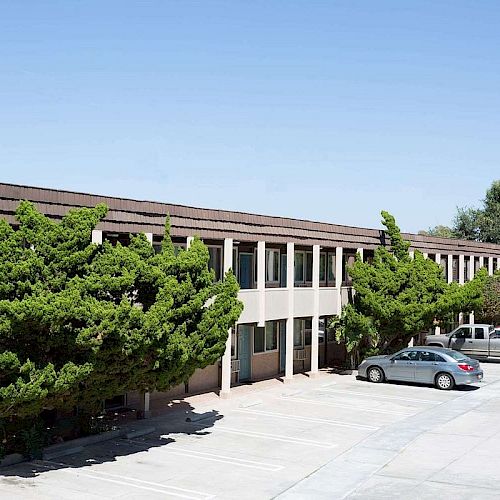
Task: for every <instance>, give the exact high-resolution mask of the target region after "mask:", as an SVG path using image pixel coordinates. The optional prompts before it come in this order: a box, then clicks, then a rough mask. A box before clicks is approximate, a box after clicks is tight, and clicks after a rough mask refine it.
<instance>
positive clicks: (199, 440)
mask: <svg viewBox="0 0 500 500" xmlns="http://www.w3.org/2000/svg"><path fill="white" fill-rule="evenodd" d="M482 365H483V369H484V372H485V379H484V382H483V383H481V384H480V385H477V386H476V387H474V386H470V387H466V388H462V389H460V390H454V391H450V392H443V391H438V390H436V389H434V388H432V387H426V386H416V385H404V384H394V383H391V384H378V385H375V384H370V383H368V382H366V381H360V380H356V377H355V373H354V374H346V375H340V374H331V373H327V372H322V373H321V374H320V375H319V376H318V377H316V378H308V377H306V376H303V375H300V376H296V379H295V380H294V381H293V382H292V383H290V384H283V383H282V382H280V381H278V380H273V381H267V382H265V383H260V384H254V385H253V386H252V387H248V386H242V387H238V388H235V389H234V390H233V395H232V397H231V398H230V399H229V400H221V399H219V398H218V397H216V396H215V395H203V396H195V397H191V398H186V399H184V400H181V401H178V402H175V403H173V404H172V407H171V408H170V409H169V410H168V412H167V413H166V414H165V415H163V416H160V417H156V418H153V419H151V420H148V421H143V422H141V423H140V424H138V427H137V429H139V431H140V430H141V429H142V430H143V431H144V432H145V431H151V432H149V433H148V434H146V435H142V436H140V437H139V436H137V437H131V438H130V439H125V438H123V439H122V438H119V439H115V440H111V441H106V442H103V443H99V444H95V445H91V446H87V447H85V448H84V449H83V451H80V452H79V453H75V454H72V455H67V456H63V457H59V458H54V459H52V460H41V461H34V462H30V463H23V464H19V465H16V466H12V467H9V468H5V469H2V470H0V497H1V498H36V499H43V498H47V499H51V500H54V499H62V498H64V499H68V498H71V499H75V500H76V499H83V498H85V499H93V498H96V499H97V498H100V499H102V498H120V499H127V498H130V499H136V498H147V499H156V498H158V499H159V498H173V499H174V498H188V499H209V498H227V499H230V498H231V499H233V498H249V499H250V498H252V499H256V498H262V499H265V498H280V499H304V498H374V499H375V498H377V499H378V498H380V499H382V498H384V499H386V498H405V499H409V498H419V499H420V498H431V497H432V498H467V499H469V500H470V499H471V498H481V499H484V498H499V495H500V494H499V493H498V492H499V491H500V467H499V464H500V426H499V425H498V422H499V420H500V365H497V364H493V363H483V364H482ZM478 387H479V389H478ZM153 427H154V430H153Z"/></svg>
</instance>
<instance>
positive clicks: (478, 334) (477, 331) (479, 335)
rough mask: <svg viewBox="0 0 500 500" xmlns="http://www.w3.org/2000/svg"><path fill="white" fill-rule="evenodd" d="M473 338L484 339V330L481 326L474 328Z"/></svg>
mask: <svg viewBox="0 0 500 500" xmlns="http://www.w3.org/2000/svg"><path fill="white" fill-rule="evenodd" d="M474 338H475V339H484V330H483V329H482V328H474Z"/></svg>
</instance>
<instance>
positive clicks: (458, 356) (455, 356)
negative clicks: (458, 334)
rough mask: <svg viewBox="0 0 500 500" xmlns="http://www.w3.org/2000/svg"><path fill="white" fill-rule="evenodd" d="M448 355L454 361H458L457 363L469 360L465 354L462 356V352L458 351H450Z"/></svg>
mask: <svg viewBox="0 0 500 500" xmlns="http://www.w3.org/2000/svg"><path fill="white" fill-rule="evenodd" d="M446 354H448V356H450V357H452V358H453V359H456V360H457V361H461V360H462V359H468V358H467V356H465V354H462V353H461V352H457V351H448V352H447V353H446Z"/></svg>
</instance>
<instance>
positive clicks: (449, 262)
mask: <svg viewBox="0 0 500 500" xmlns="http://www.w3.org/2000/svg"><path fill="white" fill-rule="evenodd" d="M446 264H447V266H448V283H451V282H452V281H453V255H451V254H450V255H448V260H447V262H446Z"/></svg>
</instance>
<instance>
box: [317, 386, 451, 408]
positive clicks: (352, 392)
mask: <svg viewBox="0 0 500 500" xmlns="http://www.w3.org/2000/svg"><path fill="white" fill-rule="evenodd" d="M313 390H314V391H322V392H332V393H335V394H347V395H349V396H350V395H352V396H364V397H368V398H375V399H393V400H395V401H407V402H409V403H428V404H433V405H440V404H441V403H443V401H434V400H431V399H417V398H407V397H404V396H388V395H381V394H374V393H370V394H368V393H365V392H355V391H345V390H342V389H325V388H321V387H318V388H315V389H313Z"/></svg>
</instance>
